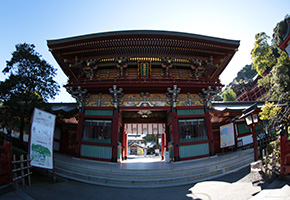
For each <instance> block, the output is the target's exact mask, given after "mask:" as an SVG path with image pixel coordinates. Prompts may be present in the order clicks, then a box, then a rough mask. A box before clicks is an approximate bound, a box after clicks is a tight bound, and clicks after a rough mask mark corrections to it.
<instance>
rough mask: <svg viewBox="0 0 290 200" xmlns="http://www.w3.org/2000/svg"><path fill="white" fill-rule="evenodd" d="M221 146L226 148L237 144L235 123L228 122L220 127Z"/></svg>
mask: <svg viewBox="0 0 290 200" xmlns="http://www.w3.org/2000/svg"><path fill="white" fill-rule="evenodd" d="M220 141H221V144H220V147H221V148H225V147H229V146H234V145H235V132H234V124H233V123H230V124H226V125H224V126H221V127H220Z"/></svg>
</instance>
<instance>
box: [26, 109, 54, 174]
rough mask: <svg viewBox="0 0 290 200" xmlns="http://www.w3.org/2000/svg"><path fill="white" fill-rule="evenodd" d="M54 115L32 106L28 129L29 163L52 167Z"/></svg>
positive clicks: (47, 167)
mask: <svg viewBox="0 0 290 200" xmlns="http://www.w3.org/2000/svg"><path fill="white" fill-rule="evenodd" d="M54 126H55V115H53V114H50V113H48V112H45V111H43V110H40V109H37V108H34V113H33V118H32V125H31V131H30V137H31V138H30V158H31V165H32V166H35V167H41V168H46V169H53V134H54Z"/></svg>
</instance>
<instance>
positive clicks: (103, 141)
mask: <svg viewBox="0 0 290 200" xmlns="http://www.w3.org/2000/svg"><path fill="white" fill-rule="evenodd" d="M82 141H83V142H96V143H102V144H111V139H98V138H83V139H82Z"/></svg>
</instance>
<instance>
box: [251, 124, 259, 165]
mask: <svg viewBox="0 0 290 200" xmlns="http://www.w3.org/2000/svg"><path fill="white" fill-rule="evenodd" d="M252 132H253V142H254V160H255V161H257V160H258V159H259V158H258V141H257V133H256V128H255V126H252Z"/></svg>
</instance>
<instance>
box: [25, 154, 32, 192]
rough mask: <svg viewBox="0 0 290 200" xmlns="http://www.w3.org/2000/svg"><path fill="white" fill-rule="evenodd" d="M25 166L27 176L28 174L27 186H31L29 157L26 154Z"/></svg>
mask: <svg viewBox="0 0 290 200" xmlns="http://www.w3.org/2000/svg"><path fill="white" fill-rule="evenodd" d="M26 165H27V174H28V185H29V186H31V178H30V157H29V155H28V154H27V156H26Z"/></svg>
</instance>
